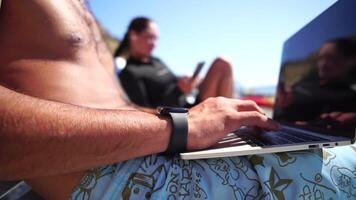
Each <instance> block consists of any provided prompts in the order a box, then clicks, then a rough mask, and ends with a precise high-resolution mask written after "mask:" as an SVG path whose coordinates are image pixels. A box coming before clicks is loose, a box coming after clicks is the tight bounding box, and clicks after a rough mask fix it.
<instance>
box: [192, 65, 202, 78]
mask: <svg viewBox="0 0 356 200" xmlns="http://www.w3.org/2000/svg"><path fill="white" fill-rule="evenodd" d="M204 64H205V62H204V61H202V62H199V63H198V64H197V67H196V68H195V71H194V73H193V76H192V79H195V78H196V77H198V75H199V73H200V71H201V70H202V69H203V66H204Z"/></svg>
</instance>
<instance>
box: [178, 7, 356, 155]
mask: <svg viewBox="0 0 356 200" xmlns="http://www.w3.org/2000/svg"><path fill="white" fill-rule="evenodd" d="M355 8H356V1H354V0H339V1H337V2H336V3H335V4H334V5H332V6H331V7H329V8H328V9H327V10H326V11H324V12H323V13H322V14H320V15H319V16H318V17H316V18H315V19H313V20H312V21H311V22H310V23H308V24H307V25H306V26H304V27H303V28H302V29H301V30H299V31H298V32H297V33H295V34H294V35H292V36H291V37H290V38H289V39H287V40H286V41H285V43H284V46H283V54H282V62H281V67H280V72H279V78H278V83H277V87H276V88H277V89H276V90H277V91H276V96H275V104H274V107H273V117H272V118H273V119H274V120H276V121H278V122H279V123H280V124H281V125H282V128H281V130H279V131H265V130H260V129H257V128H254V127H241V128H239V129H238V130H236V131H234V132H232V133H230V134H228V135H227V136H226V137H225V138H224V139H223V140H221V141H219V142H218V143H216V144H215V145H213V146H212V147H210V148H209V149H204V150H199V151H193V152H184V153H181V154H180V157H181V158H182V159H205V158H216V157H227V156H242V155H251V154H264V153H276V152H287V151H298V150H307V149H317V148H323V147H324V148H326V147H336V146H343V145H350V144H353V143H354V142H355V139H356V123H355V120H356V51H355V49H356V12H355Z"/></svg>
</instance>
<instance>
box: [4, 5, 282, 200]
mask: <svg viewBox="0 0 356 200" xmlns="http://www.w3.org/2000/svg"><path fill="white" fill-rule="evenodd" d="M0 52H1V53H0V113H1V115H0V180H15V179H25V180H26V182H27V183H29V184H30V185H31V186H32V188H33V189H34V190H35V191H37V192H38V193H39V194H40V195H41V196H43V197H44V198H46V199H68V197H69V196H70V195H71V193H72V191H73V190H74V188H75V187H76V186H77V185H78V184H79V182H80V179H81V177H82V176H83V174H84V172H85V171H86V170H87V169H90V168H93V167H98V166H102V165H106V164H110V163H115V162H120V161H124V160H128V159H133V158H136V157H139V156H143V155H148V154H153V153H158V152H163V151H165V150H166V149H167V147H168V143H169V138H170V134H171V122H170V119H169V118H164V117H160V116H158V115H156V114H150V113H146V112H142V111H139V110H137V109H135V108H134V107H132V106H131V105H130V104H128V102H127V101H125V98H123V97H124V94H123V92H122V89H121V87H120V86H119V85H118V82H117V80H116V79H115V78H114V73H113V71H114V65H113V60H112V57H111V55H110V53H109V51H108V50H107V49H106V46H105V45H104V42H103V41H102V39H101V37H100V34H99V30H98V27H97V24H96V22H95V19H94V18H93V16H92V15H91V13H90V12H89V11H88V10H87V9H86V6H85V3H83V2H81V1H79V0H61V1H58V0H26V1H24V0H3V1H2V6H1V10H0ZM189 113H190V114H189V117H188V124H189V133H188V144H187V148H188V149H199V148H204V147H208V146H210V145H212V144H214V143H215V142H216V141H218V140H219V139H221V138H222V137H224V136H225V135H226V134H227V133H228V132H230V131H232V130H234V129H236V128H238V127H240V126H241V125H256V126H260V127H263V128H268V129H276V128H277V127H278V125H277V124H276V123H275V122H272V121H271V120H269V119H268V118H267V117H266V116H265V115H263V113H262V111H261V109H260V108H258V107H257V106H256V104H254V103H252V102H250V101H239V100H232V99H225V98H214V99H208V100H207V101H205V102H203V103H201V104H200V105H198V106H196V107H194V108H192V109H191V110H190V111H189ZM137 138H140V140H137Z"/></svg>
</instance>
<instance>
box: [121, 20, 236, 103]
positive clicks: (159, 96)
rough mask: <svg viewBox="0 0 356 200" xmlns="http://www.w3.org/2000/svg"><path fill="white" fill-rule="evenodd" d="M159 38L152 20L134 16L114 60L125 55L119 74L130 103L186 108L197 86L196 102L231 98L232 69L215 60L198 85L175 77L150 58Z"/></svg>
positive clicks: (228, 63)
mask: <svg viewBox="0 0 356 200" xmlns="http://www.w3.org/2000/svg"><path fill="white" fill-rule="evenodd" d="M158 36H159V30H158V26H157V24H156V23H155V22H153V21H152V20H150V19H148V18H145V17H138V18H135V19H133V20H132V21H131V23H130V25H129V28H128V31H127V33H126V34H125V37H124V40H123V41H122V43H121V45H120V47H119V48H118V49H117V51H116V53H115V57H119V56H126V57H128V59H127V64H126V67H125V68H124V69H123V71H122V72H121V73H120V74H119V78H120V81H121V83H122V86H123V88H124V89H125V91H126V93H127V94H128V96H129V98H130V99H131V101H132V102H134V103H136V104H137V105H140V106H145V107H156V106H160V105H165V106H181V107H182V106H189V104H188V103H187V102H186V98H185V96H186V95H187V94H189V93H190V92H191V91H192V90H193V89H194V88H196V87H198V90H199V94H198V96H197V101H196V102H199V101H203V100H205V99H207V98H209V97H216V96H225V97H233V93H234V92H233V90H234V89H233V88H234V87H233V78H232V66H231V64H230V62H228V61H227V60H226V59H223V58H217V59H216V60H215V61H214V62H213V64H212V66H211V67H210V69H209V71H208V73H207V75H206V77H205V78H204V79H203V80H202V81H201V83H200V84H199V85H198V83H197V82H198V81H197V80H196V78H193V77H181V78H178V77H176V76H175V75H174V74H173V73H172V72H171V71H170V70H169V68H168V67H167V66H166V65H165V64H164V63H163V62H162V61H161V60H160V59H158V58H156V57H153V56H152V52H153V50H154V48H155V46H156V42H157V39H158Z"/></svg>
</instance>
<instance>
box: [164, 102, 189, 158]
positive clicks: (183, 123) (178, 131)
mask: <svg viewBox="0 0 356 200" xmlns="http://www.w3.org/2000/svg"><path fill="white" fill-rule="evenodd" d="M157 111H158V113H159V114H160V115H163V116H169V117H170V119H171V122H172V125H171V130H172V131H171V135H170V139H169V143H168V148H167V150H166V151H165V153H166V154H174V153H179V152H184V151H186V150H187V142H188V109H186V108H173V107H158V108H157Z"/></svg>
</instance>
